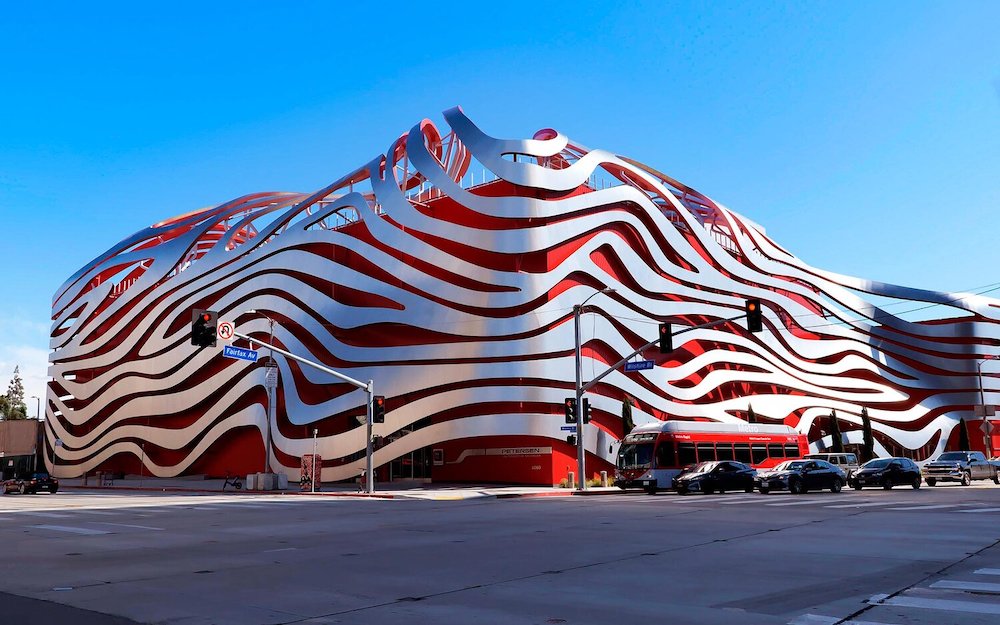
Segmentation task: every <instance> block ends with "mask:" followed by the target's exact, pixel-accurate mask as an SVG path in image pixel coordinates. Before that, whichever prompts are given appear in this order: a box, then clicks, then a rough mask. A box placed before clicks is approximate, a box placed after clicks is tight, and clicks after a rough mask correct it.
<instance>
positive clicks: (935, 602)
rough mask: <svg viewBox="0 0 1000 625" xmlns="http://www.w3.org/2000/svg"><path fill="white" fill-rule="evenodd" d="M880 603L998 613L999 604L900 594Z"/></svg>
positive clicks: (978, 612)
mask: <svg viewBox="0 0 1000 625" xmlns="http://www.w3.org/2000/svg"><path fill="white" fill-rule="evenodd" d="M881 605H894V606H899V607H901V608H926V609H929V610H944V611H947V612H973V613H976V614H1000V604H995V603H975V602H972V601H955V600H952V599H923V598H920V597H905V596H901V597H892V598H890V599H886V600H885V601H884V602H883V603H882V604H881Z"/></svg>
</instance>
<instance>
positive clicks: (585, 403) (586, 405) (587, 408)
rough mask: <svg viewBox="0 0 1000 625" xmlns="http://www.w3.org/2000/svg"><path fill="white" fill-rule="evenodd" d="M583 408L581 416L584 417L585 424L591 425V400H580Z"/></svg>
mask: <svg viewBox="0 0 1000 625" xmlns="http://www.w3.org/2000/svg"><path fill="white" fill-rule="evenodd" d="M580 403H581V404H582V405H581V408H580V415H581V416H582V417H583V422H584V423H590V400H589V399H587V398H586V397H584V398H583V399H581V400H580Z"/></svg>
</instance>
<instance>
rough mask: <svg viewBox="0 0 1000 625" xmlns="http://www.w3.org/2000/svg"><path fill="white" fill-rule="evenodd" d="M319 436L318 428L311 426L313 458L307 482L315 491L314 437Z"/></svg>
mask: <svg viewBox="0 0 1000 625" xmlns="http://www.w3.org/2000/svg"><path fill="white" fill-rule="evenodd" d="M317 436H319V428H313V459H312V464H311V465H310V466H309V473H310V475H309V483H310V484H311V485H312V492H314V493H315V492H316V477H317V475H316V437H317ZM322 470H323V469H322V467H321V468H320V471H322Z"/></svg>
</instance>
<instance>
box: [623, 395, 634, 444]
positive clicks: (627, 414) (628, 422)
mask: <svg viewBox="0 0 1000 625" xmlns="http://www.w3.org/2000/svg"><path fill="white" fill-rule="evenodd" d="M634 427H635V423H633V421H632V398H631V397H629V396H627V395H626V396H625V399H624V400H622V438H625V437H626V436H627V435H628V433H629V432H631V431H632V428H634Z"/></svg>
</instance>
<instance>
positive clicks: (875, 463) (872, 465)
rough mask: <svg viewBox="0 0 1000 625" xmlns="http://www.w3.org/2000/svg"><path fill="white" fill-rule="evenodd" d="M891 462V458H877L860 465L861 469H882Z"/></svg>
mask: <svg viewBox="0 0 1000 625" xmlns="http://www.w3.org/2000/svg"><path fill="white" fill-rule="evenodd" d="M890 462H892V458H879V459H877V460H869V461H868V462H866V463H865V464H864V466H862V467H861V468H863V469H884V468H886V467H887V466H889V463H890Z"/></svg>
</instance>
